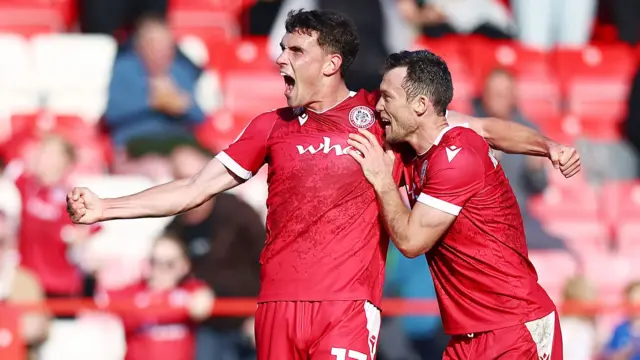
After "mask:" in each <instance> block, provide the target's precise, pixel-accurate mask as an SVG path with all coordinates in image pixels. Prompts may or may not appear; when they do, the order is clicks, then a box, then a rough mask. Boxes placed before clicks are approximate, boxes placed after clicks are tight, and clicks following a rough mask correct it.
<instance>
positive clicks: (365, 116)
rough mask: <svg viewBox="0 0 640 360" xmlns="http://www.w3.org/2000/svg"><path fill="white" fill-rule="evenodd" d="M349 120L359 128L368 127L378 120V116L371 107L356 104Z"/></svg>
mask: <svg viewBox="0 0 640 360" xmlns="http://www.w3.org/2000/svg"><path fill="white" fill-rule="evenodd" d="M349 122H350V123H351V125H353V126H354V127H357V128H358V129H368V128H370V127H371V125H373V123H375V122H376V116H375V114H374V113H373V110H371V109H370V108H368V107H366V106H356V107H354V108H353V109H351V112H350V113H349Z"/></svg>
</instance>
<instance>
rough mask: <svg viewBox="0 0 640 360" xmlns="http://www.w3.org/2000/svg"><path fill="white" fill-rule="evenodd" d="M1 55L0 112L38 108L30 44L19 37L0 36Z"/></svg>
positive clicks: (11, 35)
mask: <svg viewBox="0 0 640 360" xmlns="http://www.w3.org/2000/svg"><path fill="white" fill-rule="evenodd" d="M0 54H2V56H0V112H2V113H6V112H8V111H14V112H15V111H24V110H25V108H30V107H33V106H37V101H38V98H37V92H36V87H35V82H34V79H35V77H34V74H33V65H34V64H33V61H32V57H31V52H30V48H29V43H28V42H27V41H26V39H24V38H23V37H21V36H19V35H13V34H0ZM16 107H17V108H18V109H16Z"/></svg>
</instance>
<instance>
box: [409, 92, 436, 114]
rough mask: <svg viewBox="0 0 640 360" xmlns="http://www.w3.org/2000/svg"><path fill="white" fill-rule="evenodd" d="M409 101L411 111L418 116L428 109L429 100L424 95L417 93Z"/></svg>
mask: <svg viewBox="0 0 640 360" xmlns="http://www.w3.org/2000/svg"><path fill="white" fill-rule="evenodd" d="M411 103H412V104H411V106H412V107H413V111H414V112H415V113H416V115H418V116H422V115H424V113H426V112H427V111H428V110H429V107H430V106H431V102H430V101H429V99H428V98H427V97H426V96H424V95H418V96H416V97H414V98H413V101H412V102H411Z"/></svg>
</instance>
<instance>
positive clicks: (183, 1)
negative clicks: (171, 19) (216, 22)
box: [169, 0, 246, 15]
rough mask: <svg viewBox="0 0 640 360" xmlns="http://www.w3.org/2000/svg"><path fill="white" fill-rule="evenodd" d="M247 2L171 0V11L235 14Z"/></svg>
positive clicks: (241, 0) (244, 0) (240, 0)
mask: <svg viewBox="0 0 640 360" xmlns="http://www.w3.org/2000/svg"><path fill="white" fill-rule="evenodd" d="M245 2H246V0H170V1H169V11H170V12H173V11H180V10H196V11H220V12H226V13H230V14H234V15H235V14H237V13H238V12H239V11H240V10H241V9H242V7H243V6H244V5H245Z"/></svg>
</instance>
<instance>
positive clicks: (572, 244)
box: [544, 219, 611, 254]
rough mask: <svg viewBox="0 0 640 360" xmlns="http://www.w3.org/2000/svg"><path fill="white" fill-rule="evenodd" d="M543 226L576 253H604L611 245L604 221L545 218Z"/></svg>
mask: <svg viewBox="0 0 640 360" xmlns="http://www.w3.org/2000/svg"><path fill="white" fill-rule="evenodd" d="M544 228H545V229H546V230H547V231H548V232H549V233H550V234H553V235H556V236H558V237H560V238H561V239H563V240H564V241H565V244H567V247H568V248H569V249H571V250H573V251H574V252H575V253H577V254H591V253H605V252H607V251H609V250H610V247H611V240H610V239H611V234H610V231H609V227H608V226H607V225H606V224H605V223H604V222H598V221H593V220H588V219H587V220H579V219H575V220H553V219H546V220H545V222H544Z"/></svg>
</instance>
